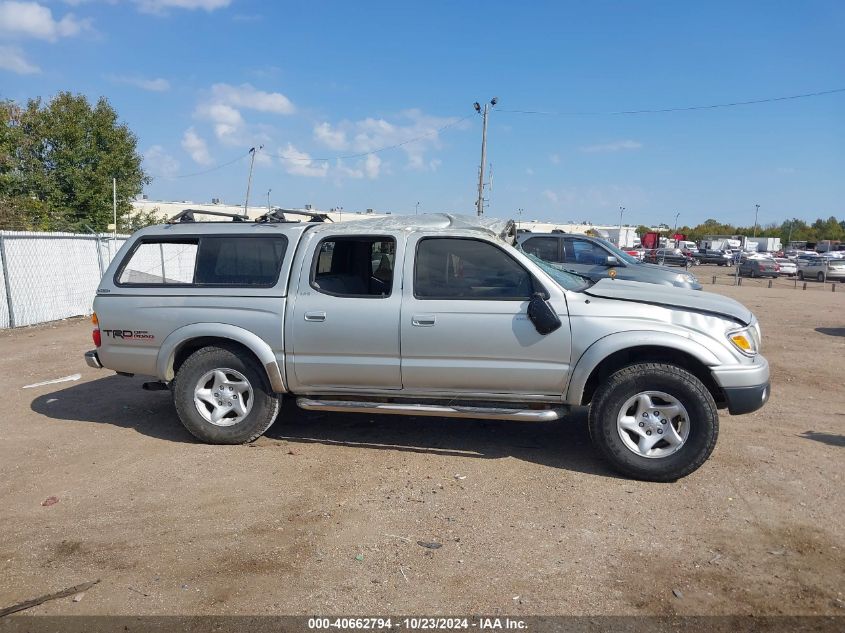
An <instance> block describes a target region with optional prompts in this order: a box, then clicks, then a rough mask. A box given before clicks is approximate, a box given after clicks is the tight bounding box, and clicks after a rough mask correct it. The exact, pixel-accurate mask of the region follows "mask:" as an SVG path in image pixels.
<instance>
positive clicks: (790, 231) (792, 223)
mask: <svg viewBox="0 0 845 633" xmlns="http://www.w3.org/2000/svg"><path fill="white" fill-rule="evenodd" d="M793 226H795V219H794V218H793V219H792V220H790V221H789V237H787V238H786V246H784V248H783V250H786V249H787V248H789V243H790V242H791V241H792V227H793Z"/></svg>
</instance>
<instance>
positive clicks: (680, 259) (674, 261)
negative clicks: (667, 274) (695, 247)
mask: <svg viewBox="0 0 845 633" xmlns="http://www.w3.org/2000/svg"><path fill="white" fill-rule="evenodd" d="M645 261H646V262H648V263H650V264H660V265H661V266H683V267H684V268H689V267H690V266H693V265H695V264H698V260H696V259H695V258H694V257H692V256H691V255H687V254H686V253H684V251H682V250H681V249H680V248H659V249H655V250H652V251H649V252H648V253H646V256H645Z"/></svg>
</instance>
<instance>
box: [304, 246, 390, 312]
mask: <svg viewBox="0 0 845 633" xmlns="http://www.w3.org/2000/svg"><path fill="white" fill-rule="evenodd" d="M395 263H396V240H394V239H393V238H392V237H385V236H358V235H355V236H349V237H347V236H342V237H329V238H327V239H325V240H323V241H322V242H320V244H319V246H318V247H317V250H316V252H315V254H314V260H313V262H312V265H311V286H312V287H313V288H314V289H315V290H318V291H319V292H322V293H324V294H329V295H335V296H339V297H389V296H390V293H391V289H392V287H393V270H394V266H395Z"/></svg>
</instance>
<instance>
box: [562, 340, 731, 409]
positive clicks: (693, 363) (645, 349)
mask: <svg viewBox="0 0 845 633" xmlns="http://www.w3.org/2000/svg"><path fill="white" fill-rule="evenodd" d="M631 334H634V333H631V332H625V333H619V334H615V335H610V336H608V337H605V338H604V339H601V340H600V341H597V342H596V343H594V344H593V345H592V346H591V347H590V348H588V349H587V351H586V352H585V353H584V354H583V355H582V356H581V358H580V359H579V360H578V362H577V363H576V365H575V367H574V369H573V372H572V376H573V378H572V380H571V381H570V383H569V387H568V389H567V396H566V402H568V403H569V404H572V405H587V404H589V403H590V401H591V400H592V397H593V393H595V390H596V387H597V386H598V385H599V384H600V383H601V381H602V380H603V379H605V378H607V377H608V376H610V375H611V374H612V373H613V372H615V371H616V370H618V369H621V368H622V367H625V366H627V365H631V364H633V363H635V362H636V363H640V362H659V363H667V364H671V365H676V366H678V367H682V368H683V369H686V370H687V371H689V372H690V373H691V374H693V375H694V376H695V377H696V378H698V379H699V380H701V382H702V383H703V384H704V386H705V387H706V388H707V390H708V391H709V392H710V393H711V395H712V396H713V399H714V400H715V401H716V404H717V406H718V407H719V408H724V407H725V406H727V401H726V399H725V394H724V392H723V391H722V388H721V387H720V386H719V385H718V384H717V383H716V381H715V379H714V378H713V374H712V372H711V371H710V367H711V366H714V365H718V364H719V363H720V361H719V359H718V358H717V357H716V356H715V355H714V354H713V353H712V352H710V350H708V349H706V348H705V347H703V346H702V345H700V344H699V343H696V342H694V341H691V340H689V339H685V338H681V337H676V336H672V337H671V338H672V340H671V341H667V340H665V338H654V339H653V340H648V337H645V338H644V339H642V337H637V338H639V339H641V340H638V341H636V342H635V343H633V344H632V342H631V341H630V335H631ZM622 337H625V338H626V339H628V341H627V342H626V341H625V340H623V339H622Z"/></svg>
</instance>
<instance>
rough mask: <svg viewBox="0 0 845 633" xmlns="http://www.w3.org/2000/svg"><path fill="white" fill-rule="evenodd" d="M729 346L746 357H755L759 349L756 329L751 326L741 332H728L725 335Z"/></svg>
mask: <svg viewBox="0 0 845 633" xmlns="http://www.w3.org/2000/svg"><path fill="white" fill-rule="evenodd" d="M726 336H727V337H728V340H729V341H730V342H731V344H732V345H733V346H734V347H735V348H736V349H738V350H739V351H740V352H741V353H742V354H744V355H746V356H756V355H757V351H758V350H759V348H760V339H759V334H758V333H757V329H756V328H755V327H754V326H753V325H751V326H749V327H745V328H742V329H741V330H728V332H727V333H726Z"/></svg>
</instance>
